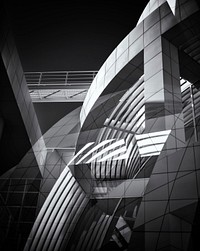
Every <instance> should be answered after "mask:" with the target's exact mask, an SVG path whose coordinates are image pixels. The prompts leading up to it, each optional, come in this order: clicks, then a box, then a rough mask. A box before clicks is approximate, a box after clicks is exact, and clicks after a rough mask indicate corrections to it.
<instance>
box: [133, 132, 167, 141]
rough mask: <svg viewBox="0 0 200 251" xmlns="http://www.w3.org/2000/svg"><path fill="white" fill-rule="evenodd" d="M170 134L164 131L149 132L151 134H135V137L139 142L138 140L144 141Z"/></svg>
mask: <svg viewBox="0 0 200 251" xmlns="http://www.w3.org/2000/svg"><path fill="white" fill-rule="evenodd" d="M170 132H171V130H165V131H159V132H151V133H145V134H139V135H137V134H136V135H135V137H136V140H140V139H145V138H151V137H157V136H164V135H169V134H170Z"/></svg>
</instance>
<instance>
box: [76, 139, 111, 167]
mask: <svg viewBox="0 0 200 251" xmlns="http://www.w3.org/2000/svg"><path fill="white" fill-rule="evenodd" d="M113 140H114V139H107V140H104V141H102V142H101V143H99V144H98V145H96V146H95V147H94V148H92V149H91V150H90V151H89V152H87V153H86V154H85V155H84V156H83V157H82V158H81V159H80V160H79V161H78V162H77V163H76V165H78V164H80V163H81V162H82V161H83V160H84V159H86V158H87V157H88V156H89V155H90V154H92V153H93V152H94V151H96V150H98V149H99V148H100V147H102V146H104V145H106V144H108V143H109V142H112V141H113Z"/></svg>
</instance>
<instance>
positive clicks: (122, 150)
mask: <svg viewBox="0 0 200 251" xmlns="http://www.w3.org/2000/svg"><path fill="white" fill-rule="evenodd" d="M124 152H126V146H123V147H121V148H119V149H117V150H115V151H113V152H111V153H109V154H108V155H106V156H105V157H103V158H102V159H100V160H97V162H104V161H106V160H108V159H110V158H112V157H113V156H116V155H118V154H120V153H124Z"/></svg>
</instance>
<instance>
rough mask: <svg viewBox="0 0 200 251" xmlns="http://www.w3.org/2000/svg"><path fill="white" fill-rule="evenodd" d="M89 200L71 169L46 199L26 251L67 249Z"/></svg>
mask: <svg viewBox="0 0 200 251" xmlns="http://www.w3.org/2000/svg"><path fill="white" fill-rule="evenodd" d="M87 203H88V199H87V198H86V196H85V193H84V192H83V190H82V189H81V187H80V186H79V184H78V182H77V181H76V180H75V178H74V177H73V176H72V174H71V172H70V170H69V169H68V167H66V168H65V170H64V171H63V172H62V174H61V176H60V177H59V179H58V180H57V182H56V184H55V185H54V187H53V189H52V191H51V192H50V194H49V196H48V198H47V199H46V201H45V203H44V205H43V207H42V209H41V211H40V213H39V215H38V217H37V219H36V221H35V224H34V226H33V229H32V231H31V234H30V236H29V239H28V241H27V244H26V247H25V250H58V249H59V248H61V247H62V246H63V245H66V243H67V241H68V240H69V238H70V236H71V234H72V232H73V229H74V227H75V225H76V223H77V221H78V219H79V217H80V215H81V213H82V212H83V210H84V208H85V206H86V205H87Z"/></svg>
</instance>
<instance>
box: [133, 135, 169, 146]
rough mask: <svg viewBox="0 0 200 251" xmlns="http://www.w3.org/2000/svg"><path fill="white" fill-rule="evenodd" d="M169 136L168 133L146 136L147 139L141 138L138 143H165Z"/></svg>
mask: <svg viewBox="0 0 200 251" xmlns="http://www.w3.org/2000/svg"><path fill="white" fill-rule="evenodd" d="M167 137H168V135H165V136H158V137H152V138H145V139H142V140H139V141H138V142H137V143H138V146H139V147H143V146H147V145H152V144H153V145H154V144H155V145H156V144H161V143H165V141H166V140H167Z"/></svg>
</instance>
